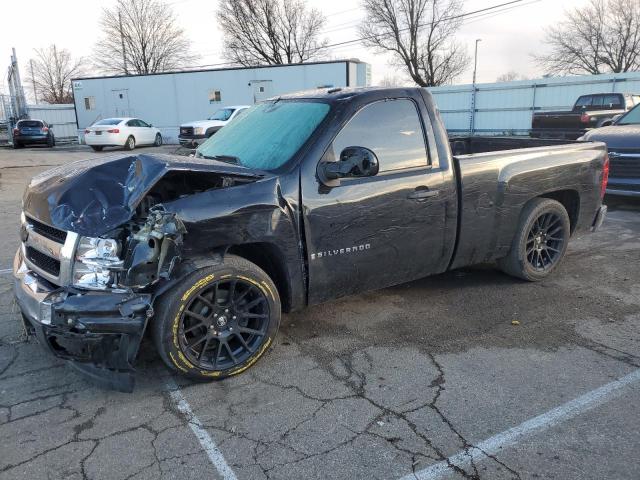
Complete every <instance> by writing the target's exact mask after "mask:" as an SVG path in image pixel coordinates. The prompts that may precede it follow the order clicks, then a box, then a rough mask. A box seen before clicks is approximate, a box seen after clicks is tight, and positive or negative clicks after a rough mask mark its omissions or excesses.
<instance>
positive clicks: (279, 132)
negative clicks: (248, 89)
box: [197, 101, 329, 170]
mask: <svg viewBox="0 0 640 480" xmlns="http://www.w3.org/2000/svg"><path fill="white" fill-rule="evenodd" d="M328 111H329V105H328V104H326V103H318V102H304V101H293V102H287V101H285V102H282V101H280V102H278V101H276V102H275V103H274V102H269V103H259V104H257V105H254V106H253V107H251V108H250V109H248V110H247V111H246V112H245V113H243V115H242V117H240V118H238V119H237V120H234V121H233V122H231V123H230V124H229V125H227V126H226V127H224V128H223V129H221V130H220V131H218V133H216V134H215V135H213V136H212V137H210V138H209V140H207V141H206V142H204V143H203V144H202V145H200V147H198V150H197V154H198V156H199V157H206V158H214V159H216V160H222V161H226V162H231V163H238V164H240V165H242V166H245V167H247V168H254V169H257V170H274V169H276V168H279V167H281V166H282V165H284V164H285V163H286V162H287V161H288V160H289V159H290V158H291V157H293V155H294V154H295V153H296V152H297V151H298V150H299V149H300V147H302V145H303V144H304V143H305V142H306V141H307V140H308V139H309V137H310V136H311V134H312V133H313V132H314V131H315V129H316V128H317V127H318V125H320V122H322V120H323V119H324V117H325V116H326V115H327V112H328Z"/></svg>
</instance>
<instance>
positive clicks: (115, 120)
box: [94, 118, 122, 125]
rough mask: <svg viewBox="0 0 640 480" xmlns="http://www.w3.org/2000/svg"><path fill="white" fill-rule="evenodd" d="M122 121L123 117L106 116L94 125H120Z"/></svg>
mask: <svg viewBox="0 0 640 480" xmlns="http://www.w3.org/2000/svg"><path fill="white" fill-rule="evenodd" d="M121 121H122V119H121V118H105V119H104V120H100V121H99V122H96V123H94V125H118V124H119V123H120V122H121Z"/></svg>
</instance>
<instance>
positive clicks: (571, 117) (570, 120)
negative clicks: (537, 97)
mask: <svg viewBox="0 0 640 480" xmlns="http://www.w3.org/2000/svg"><path fill="white" fill-rule="evenodd" d="M580 117H581V115H580V114H577V113H536V114H534V115H533V124H532V126H533V128H541V129H545V128H548V129H553V130H578V129H580V128H582V123H581V122H580Z"/></svg>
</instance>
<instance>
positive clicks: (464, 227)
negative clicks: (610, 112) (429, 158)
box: [451, 139, 606, 268]
mask: <svg viewBox="0 0 640 480" xmlns="http://www.w3.org/2000/svg"><path fill="white" fill-rule="evenodd" d="M494 140H495V139H486V140H485V139H483V140H478V141H477V140H476V139H470V142H469V144H468V145H469V146H471V147H472V148H474V147H477V148H478V149H479V150H485V151H484V152H483V153H474V154H468V155H459V156H455V157H454V162H455V165H456V168H457V170H458V172H459V175H458V178H459V180H458V181H459V186H458V189H459V193H458V200H459V202H460V216H459V219H458V222H459V223H458V228H459V230H458V232H459V234H458V240H457V248H456V253H455V256H454V259H453V262H452V265H451V268H456V267H460V266H464V265H471V264H475V263H483V262H489V261H492V260H494V259H496V258H500V256H504V255H506V253H507V252H508V251H509V248H510V246H511V240H512V239H513V236H514V233H515V231H516V228H517V226H518V220H519V215H520V212H521V211H522V208H523V205H524V204H525V203H526V202H527V201H528V200H529V199H530V198H531V197H532V193H534V194H535V195H534V196H548V197H550V198H554V199H556V200H558V201H560V202H561V203H563V204H564V205H565V207H566V208H567V211H568V212H569V216H570V218H571V221H572V232H573V231H574V230H586V229H588V228H589V227H591V222H592V220H593V218H594V215H595V214H596V210H597V207H598V205H599V204H600V202H599V198H598V196H599V194H600V189H599V188H598V185H599V183H600V179H601V174H602V165H603V164H604V158H605V155H606V146H605V144H604V143H595V142H572V143H567V142H566V141H564V142H554V143H551V144H549V142H548V141H547V140H544V141H542V142H539V141H538V142H535V141H525V142H519V143H518V142H511V143H510V142H507V141H505V142H501V141H494ZM528 140H529V139H528ZM530 140H533V139H530ZM536 143H537V144H538V145H540V144H541V143H542V144H546V146H538V147H532V148H517V149H512V150H504V148H508V146H511V147H513V146H514V145H516V144H517V145H519V146H522V145H526V144H529V145H534V144H536ZM561 143H564V145H562V144H561ZM489 149H492V150H489ZM558 185H562V186H563V187H562V190H561V191H560V192H558Z"/></svg>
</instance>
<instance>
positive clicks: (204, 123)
mask: <svg viewBox="0 0 640 480" xmlns="http://www.w3.org/2000/svg"><path fill="white" fill-rule="evenodd" d="M226 124H227V122H223V121H222V120H195V121H193V122H187V123H184V124H182V125H180V127H193V128H196V127H205V128H210V127H224V126H225V125H226Z"/></svg>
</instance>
